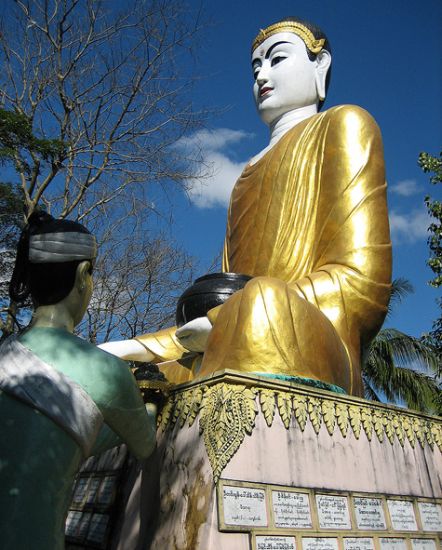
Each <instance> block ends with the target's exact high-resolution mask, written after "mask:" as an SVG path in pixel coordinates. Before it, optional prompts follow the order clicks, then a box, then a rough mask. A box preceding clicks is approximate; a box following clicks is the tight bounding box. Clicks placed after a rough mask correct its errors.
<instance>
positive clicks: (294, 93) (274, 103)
mask: <svg viewBox="0 0 442 550" xmlns="http://www.w3.org/2000/svg"><path fill="white" fill-rule="evenodd" d="M252 69H253V76H254V79H255V83H254V86H253V93H254V97H255V102H256V106H257V109H258V112H259V115H260V117H261V118H262V120H263V121H264V122H265V123H266V124H272V123H273V122H275V121H276V120H277V119H278V118H279V117H281V116H282V115H283V114H285V113H287V112H289V111H293V110H295V109H299V108H301V107H307V106H309V105H315V106H316V108H317V110H319V109H320V108H321V107H322V104H323V102H324V100H325V96H326V93H327V89H328V85H329V81H330V71H331V49H330V45H329V43H328V40H327V37H326V36H325V34H324V33H323V32H322V31H321V29H319V28H318V27H316V26H314V25H312V24H311V23H307V22H305V21H301V20H300V19H297V18H295V17H288V18H286V19H283V20H281V21H278V22H277V23H274V24H273V25H270V26H269V27H267V28H266V29H262V30H261V31H260V33H259V34H258V36H257V37H256V38H255V40H254V41H253V45H252Z"/></svg>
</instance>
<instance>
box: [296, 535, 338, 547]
mask: <svg viewBox="0 0 442 550" xmlns="http://www.w3.org/2000/svg"><path fill="white" fill-rule="evenodd" d="M302 550H338V539H335V538H332V537H303V538H302Z"/></svg>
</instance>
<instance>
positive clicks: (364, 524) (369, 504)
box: [354, 497, 387, 530]
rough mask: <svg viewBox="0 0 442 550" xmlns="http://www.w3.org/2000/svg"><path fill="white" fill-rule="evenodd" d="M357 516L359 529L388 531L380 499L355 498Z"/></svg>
mask: <svg viewBox="0 0 442 550" xmlns="http://www.w3.org/2000/svg"><path fill="white" fill-rule="evenodd" d="M354 506H355V516H356V524H357V526H358V529H367V530H372V529H373V530H376V529H386V528H387V524H386V523H385V515H384V509H383V508H382V500H381V499H380V498H366V497H355V498H354Z"/></svg>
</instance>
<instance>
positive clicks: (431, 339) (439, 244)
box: [419, 152, 442, 374]
mask: <svg viewBox="0 0 442 550" xmlns="http://www.w3.org/2000/svg"><path fill="white" fill-rule="evenodd" d="M419 165H420V167H421V168H422V170H423V171H424V172H426V173H429V174H432V176H431V177H430V183H432V184H433V185H437V184H440V183H441V182H442V152H441V153H440V154H439V158H437V157H435V156H433V155H430V154H428V153H421V154H420V155H419ZM425 204H426V205H427V208H428V213H429V214H430V216H431V217H432V218H433V219H434V221H433V222H432V223H431V224H430V226H429V228H428V231H429V232H430V236H429V237H428V246H429V249H430V259H429V260H428V265H429V266H430V268H431V269H432V271H433V273H434V277H433V278H432V279H431V280H430V281H429V284H430V285H431V286H434V287H435V288H438V287H441V286H442V202H441V201H440V200H436V199H432V198H431V197H430V196H426V197H425ZM437 303H438V305H439V309H440V312H441V314H440V315H439V318H438V319H436V320H435V321H434V323H433V330H432V331H431V332H430V333H429V334H428V335H426V336H425V337H424V338H425V342H426V343H427V344H429V345H431V346H433V347H434V348H435V349H436V351H437V352H438V354H439V373H440V374H442V299H441V298H439V299H438V300H437Z"/></svg>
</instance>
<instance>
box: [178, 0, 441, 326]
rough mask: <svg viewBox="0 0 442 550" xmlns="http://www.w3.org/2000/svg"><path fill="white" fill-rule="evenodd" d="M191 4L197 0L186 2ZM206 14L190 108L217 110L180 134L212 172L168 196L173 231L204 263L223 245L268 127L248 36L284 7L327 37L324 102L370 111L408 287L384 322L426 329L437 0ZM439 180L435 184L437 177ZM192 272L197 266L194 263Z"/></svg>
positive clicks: (211, 5) (437, 97)
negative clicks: (242, 176)
mask: <svg viewBox="0 0 442 550" xmlns="http://www.w3.org/2000/svg"><path fill="white" fill-rule="evenodd" d="M190 5H191V7H193V8H197V7H198V6H199V2H191V3H190ZM203 9H204V10H205V14H206V18H208V19H209V20H210V23H209V24H208V25H207V28H206V30H205V32H204V33H203V35H202V37H201V39H200V42H199V43H198V44H197V47H196V59H195V66H194V72H195V73H196V74H197V75H198V77H199V78H198V79H197V80H196V82H195V84H194V87H193V101H194V107H195V108H204V107H206V108H211V109H214V110H215V111H217V112H216V113H215V114H214V115H213V116H211V117H210V119H209V120H208V122H207V128H206V129H205V130H203V131H202V132H201V133H199V134H198V135H194V136H191V138H189V141H188V142H187V144H186V145H187V146H194V145H196V144H199V145H200V146H201V147H202V154H203V156H204V159H205V161H206V163H207V165H208V166H209V168H210V169H211V170H212V172H213V177H211V178H209V179H206V180H205V181H204V184H203V186H202V187H201V185H200V184H198V182H196V186H195V189H194V191H193V192H192V193H191V194H190V196H189V198H185V197H183V196H182V197H178V203H177V205H176V208H175V210H174V218H175V226H174V231H175V234H176V236H177V238H178V240H179V241H180V242H182V244H183V246H184V247H185V248H186V249H187V250H188V251H189V252H191V253H192V254H194V255H195V256H197V257H198V258H200V260H201V268H202V271H203V272H204V268H206V267H207V266H208V265H209V264H210V263H211V261H212V259H213V258H214V257H215V256H216V254H217V253H218V252H219V251H220V249H221V247H222V242H223V237H224V230H225V220H226V209H227V201H228V196H229V193H230V189H231V188H232V186H233V184H234V181H235V179H236V177H237V176H238V175H239V173H240V171H241V169H242V166H243V165H244V164H245V163H246V162H247V161H248V159H249V158H250V157H251V156H253V155H254V154H256V153H257V152H258V151H260V150H261V149H262V148H263V147H265V146H266V145H267V142H268V131H267V128H266V126H264V124H263V123H262V122H261V121H260V119H259V118H258V116H257V114H256V111H255V106H254V103H253V98H252V73H251V69H250V45H251V42H252V40H253V38H254V37H255V35H256V34H257V32H258V30H259V28H261V27H265V26H267V25H269V24H271V23H274V22H275V21H277V20H278V19H280V18H282V17H284V16H287V15H297V16H299V17H301V18H303V19H306V20H310V21H312V22H314V23H316V24H318V25H319V26H321V27H322V28H323V29H324V31H325V32H326V33H327V35H328V37H329V40H330V42H331V45H332V55H333V74H332V81H331V85H330V89H329V94H328V97H327V100H326V104H325V107H324V108H329V107H331V106H333V105H339V104H346V103H350V104H356V105H360V106H362V107H364V108H365V109H367V110H368V111H369V112H370V113H371V114H372V115H373V116H374V117H375V119H376V120H377V122H378V124H379V126H380V128H381V131H382V135H383V139H384V150H385V163H386V170H387V181H388V184H389V194H388V198H389V209H390V223H391V229H392V241H393V255H394V273H393V275H394V277H399V276H401V277H406V278H408V279H409V280H410V281H411V283H412V284H413V286H414V288H415V293H414V294H413V295H411V296H409V297H408V298H407V299H406V300H405V301H404V302H403V303H402V304H401V305H400V306H399V307H398V308H397V309H396V312H395V313H394V314H393V316H392V317H391V318H390V320H389V321H387V325H388V326H394V327H396V328H398V329H400V330H402V331H404V332H407V333H409V334H412V335H415V336H419V335H420V334H421V333H422V332H426V331H429V330H430V329H431V323H432V321H433V320H434V319H435V318H436V316H437V314H438V310H437V307H436V304H435V299H436V297H437V296H438V291H437V290H436V289H432V288H431V287H430V286H429V285H428V284H427V281H428V280H429V279H430V278H431V271H430V269H429V268H428V267H427V266H426V260H427V258H428V247H427V244H426V239H427V231H426V229H427V227H428V224H429V222H430V219H429V218H428V216H427V214H426V209H425V206H424V196H425V195H426V194H427V193H431V194H432V195H433V197H437V196H438V197H439V198H440V197H441V190H440V189H438V188H437V187H434V186H431V185H430V184H429V182H428V177H427V176H426V175H425V174H423V173H422V172H421V170H420V169H419V167H418V166H417V157H418V154H419V152H420V151H428V152H432V153H433V154H436V153H438V152H439V150H440V148H441V146H442V116H441V115H442V112H441V81H442V70H441V53H442V40H441V32H440V29H441V24H442V2H440V0H421V2H419V3H418V2H416V1H414V0H383V1H382V0H371V1H370V2H368V1H367V0H365V1H362V0H353V1H349V0H334V1H326V0H323V1H321V2H320V1H315V0H309V1H305V0H301V1H297V2H294V1H292V2H286V1H277V0H274V1H273V2H272V3H270V2H264V1H262V0H255V1H253V2H252V1H243V2H236V1H234V0H224V1H223V2H215V1H214V2H206V4H205V5H204V6H203ZM439 187H440V186H439ZM201 274H203V273H201Z"/></svg>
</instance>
